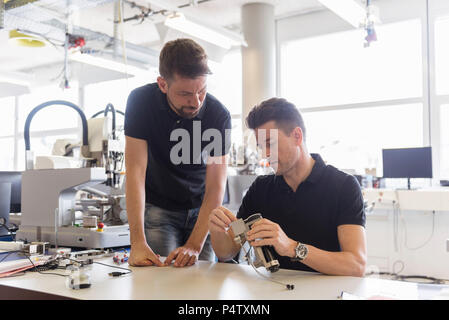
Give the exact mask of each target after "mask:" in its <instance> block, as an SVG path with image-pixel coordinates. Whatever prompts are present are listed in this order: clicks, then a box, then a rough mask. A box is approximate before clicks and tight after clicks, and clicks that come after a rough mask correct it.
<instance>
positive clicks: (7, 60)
mask: <svg viewBox="0 0 449 320" xmlns="http://www.w3.org/2000/svg"><path fill="white" fill-rule="evenodd" d="M47 1H49V0H47ZM134 2H135V3H137V4H139V5H143V6H146V7H148V6H150V7H151V9H153V10H160V9H161V8H158V7H157V6H155V5H152V6H151V5H150V3H154V1H152V0H135V1H134ZM158 2H163V3H169V4H170V5H172V6H175V7H178V6H181V5H185V4H188V3H189V2H190V0H160V1H158ZM250 2H254V1H248V0H210V1H208V2H204V3H200V4H198V6H197V7H188V8H183V9H182V12H183V13H184V14H185V15H186V16H191V17H195V18H196V19H197V20H200V21H204V22H205V23H207V24H209V25H215V26H220V27H226V28H229V29H232V30H234V31H236V32H239V27H240V14H241V7H242V6H243V5H244V4H246V3H250ZM259 2H266V3H271V4H273V5H274V7H275V15H276V17H277V18H279V17H285V16H289V15H296V14H301V13H307V12H309V11H313V10H317V9H322V8H323V7H322V6H321V5H320V4H319V2H318V1H317V0H271V1H270V0H263V1H259ZM36 3H37V4H39V2H36ZM55 3H58V4H59V5H60V2H56V1H55ZM47 8H50V9H53V7H47ZM139 13H140V10H139V9H137V8H131V6H130V5H128V4H126V3H125V4H124V12H123V17H124V18H128V17H132V16H134V15H136V14H139ZM31 14H32V13H31ZM59 16H60V17H64V15H63V14H62V13H61V12H59ZM163 19H164V17H163V16H162V15H155V16H153V17H152V18H151V19H146V20H145V21H143V22H142V23H140V22H139V21H135V20H134V21H129V22H126V23H125V24H124V26H123V29H122V30H121V33H120V35H121V34H123V36H124V39H125V41H127V42H129V43H133V44H136V45H139V46H142V47H153V48H157V47H158V45H160V37H159V34H158V32H157V30H156V28H155V23H157V22H160V21H162V20H163ZM113 20H114V3H113V2H109V3H106V4H102V5H99V6H96V7H87V8H84V9H80V10H78V11H75V12H74V14H73V16H72V21H73V24H74V25H75V26H79V27H82V28H86V29H89V30H92V31H96V32H100V33H104V34H106V35H109V36H111V37H112V36H113V28H114V27H113V26H114V24H113ZM59 21H61V20H59ZM31 31H33V30H31ZM8 38H9V31H8V30H4V29H3V30H0V47H1V48H2V49H1V50H0V72H1V70H14V71H22V72H24V71H26V72H31V71H32V70H39V72H40V73H43V72H44V71H45V70H51V72H50V71H49V74H48V75H46V78H49V77H50V78H51V77H54V76H55V73H56V75H57V74H58V73H59V72H58V70H60V69H61V68H62V66H63V60H64V50H63V49H62V48H61V47H60V48H58V49H57V48H55V47H54V46H52V45H47V46H46V47H44V48H25V47H18V46H16V45H14V44H13V43H11V42H10V41H8ZM51 65H53V67H52V68H47V67H44V68H43V67H42V66H51ZM94 71H95V72H98V70H94Z"/></svg>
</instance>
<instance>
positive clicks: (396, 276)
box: [366, 271, 449, 284]
mask: <svg viewBox="0 0 449 320" xmlns="http://www.w3.org/2000/svg"><path fill="white" fill-rule="evenodd" d="M375 274H378V275H387V276H391V277H392V279H393V280H400V281H406V282H416V281H409V280H408V279H421V280H427V281H431V282H430V284H445V283H446V282H448V281H449V280H445V279H437V278H434V277H428V276H421V275H411V276H405V275H403V276H401V275H399V274H397V273H391V272H374V271H373V272H370V273H367V274H366V275H367V276H370V275H375Z"/></svg>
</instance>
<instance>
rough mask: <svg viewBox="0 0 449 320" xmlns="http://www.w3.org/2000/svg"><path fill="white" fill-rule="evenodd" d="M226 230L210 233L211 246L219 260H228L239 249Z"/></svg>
mask: <svg viewBox="0 0 449 320" xmlns="http://www.w3.org/2000/svg"><path fill="white" fill-rule="evenodd" d="M228 232H229V231H228ZM228 232H226V233H224V232H211V233H210V239H211V242H212V247H213V248H214V251H215V254H216V255H217V257H218V259H219V260H220V261H228V260H230V259H232V258H234V257H235V255H236V254H237V253H238V252H239V250H240V247H239V246H238V245H237V244H236V243H235V242H234V240H233V239H232V237H231V236H230V235H229V233H228Z"/></svg>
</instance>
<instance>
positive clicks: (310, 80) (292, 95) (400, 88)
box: [281, 20, 422, 107]
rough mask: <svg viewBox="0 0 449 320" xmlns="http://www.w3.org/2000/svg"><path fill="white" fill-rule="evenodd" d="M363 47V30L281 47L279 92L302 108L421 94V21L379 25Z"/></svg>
mask: <svg viewBox="0 0 449 320" xmlns="http://www.w3.org/2000/svg"><path fill="white" fill-rule="evenodd" d="M376 32H377V35H378V41H377V42H373V43H372V44H371V46H370V47H369V48H364V47H363V38H364V36H365V35H364V32H363V30H361V29H358V30H351V31H346V32H339V33H334V34H327V35H324V36H319V37H314V38H307V39H302V40H296V41H291V42H286V43H284V44H282V46H281V94H282V96H284V97H285V98H286V99H288V100H290V101H291V102H293V103H295V104H296V105H297V106H298V107H316V106H330V105H340V104H352V103H360V102H369V101H379V100H392V99H401V98H409V97H420V96H422V54H421V52H422V49H421V47H422V44H421V23H420V21H419V20H410V21H405V22H398V23H392V24H387V25H381V26H378V27H377V28H376Z"/></svg>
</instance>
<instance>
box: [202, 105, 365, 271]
mask: <svg viewBox="0 0 449 320" xmlns="http://www.w3.org/2000/svg"><path fill="white" fill-rule="evenodd" d="M246 121H247V124H248V127H249V128H250V129H254V130H255V133H256V139H257V143H258V145H259V146H260V147H261V148H262V150H264V152H265V154H266V155H267V157H268V158H269V159H270V164H271V166H272V167H273V169H274V170H275V172H276V174H274V175H267V176H260V177H258V178H257V179H256V181H255V182H254V183H253V184H252V185H251V187H250V188H249V190H248V191H247V193H246V195H245V197H244V198H243V201H242V205H241V207H240V209H239V212H238V214H237V218H243V219H246V218H248V217H249V216H250V215H252V214H254V213H261V214H262V217H263V218H264V219H262V220H260V221H258V222H256V223H254V224H253V226H252V228H251V230H250V231H249V232H248V240H249V241H250V244H251V245H252V246H264V245H270V246H273V247H274V250H275V256H276V258H277V259H278V261H279V263H280V266H281V268H287V269H296V270H304V271H316V272H321V273H324V274H331V275H352V276H363V275H364V272H365V266H366V240H365V229H364V226H365V213H364V205H363V198H362V194H361V190H360V186H359V184H358V182H357V180H356V179H355V178H354V177H353V176H351V175H348V174H345V173H343V172H341V171H339V170H338V169H336V168H334V167H333V166H330V165H326V164H325V163H324V162H323V160H322V159H321V157H320V155H318V154H309V152H308V151H307V147H306V143H305V134H306V130H305V127H304V122H303V119H302V117H301V114H300V113H299V111H298V110H297V109H296V107H295V106H294V105H293V104H291V103H289V102H287V101H286V100H285V99H278V98H272V99H270V100H267V101H264V102H262V103H261V104H260V105H258V106H256V107H255V108H253V109H252V110H251V112H250V113H249V115H248V117H247V119H246ZM237 218H236V217H235V216H234V214H233V213H232V212H230V211H229V210H227V209H226V208H223V207H219V208H217V209H215V210H214V211H212V213H211V215H210V217H209V230H210V234H211V240H212V246H213V248H214V250H215V253H216V254H217V256H218V258H219V259H220V260H222V261H226V260H229V259H232V258H233V257H235V255H236V254H237V253H238V252H239V250H240V246H238V245H237V244H235V242H234V241H233V235H232V232H231V230H230V229H228V228H229V224H230V223H231V222H232V221H235V220H236V219H237Z"/></svg>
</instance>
